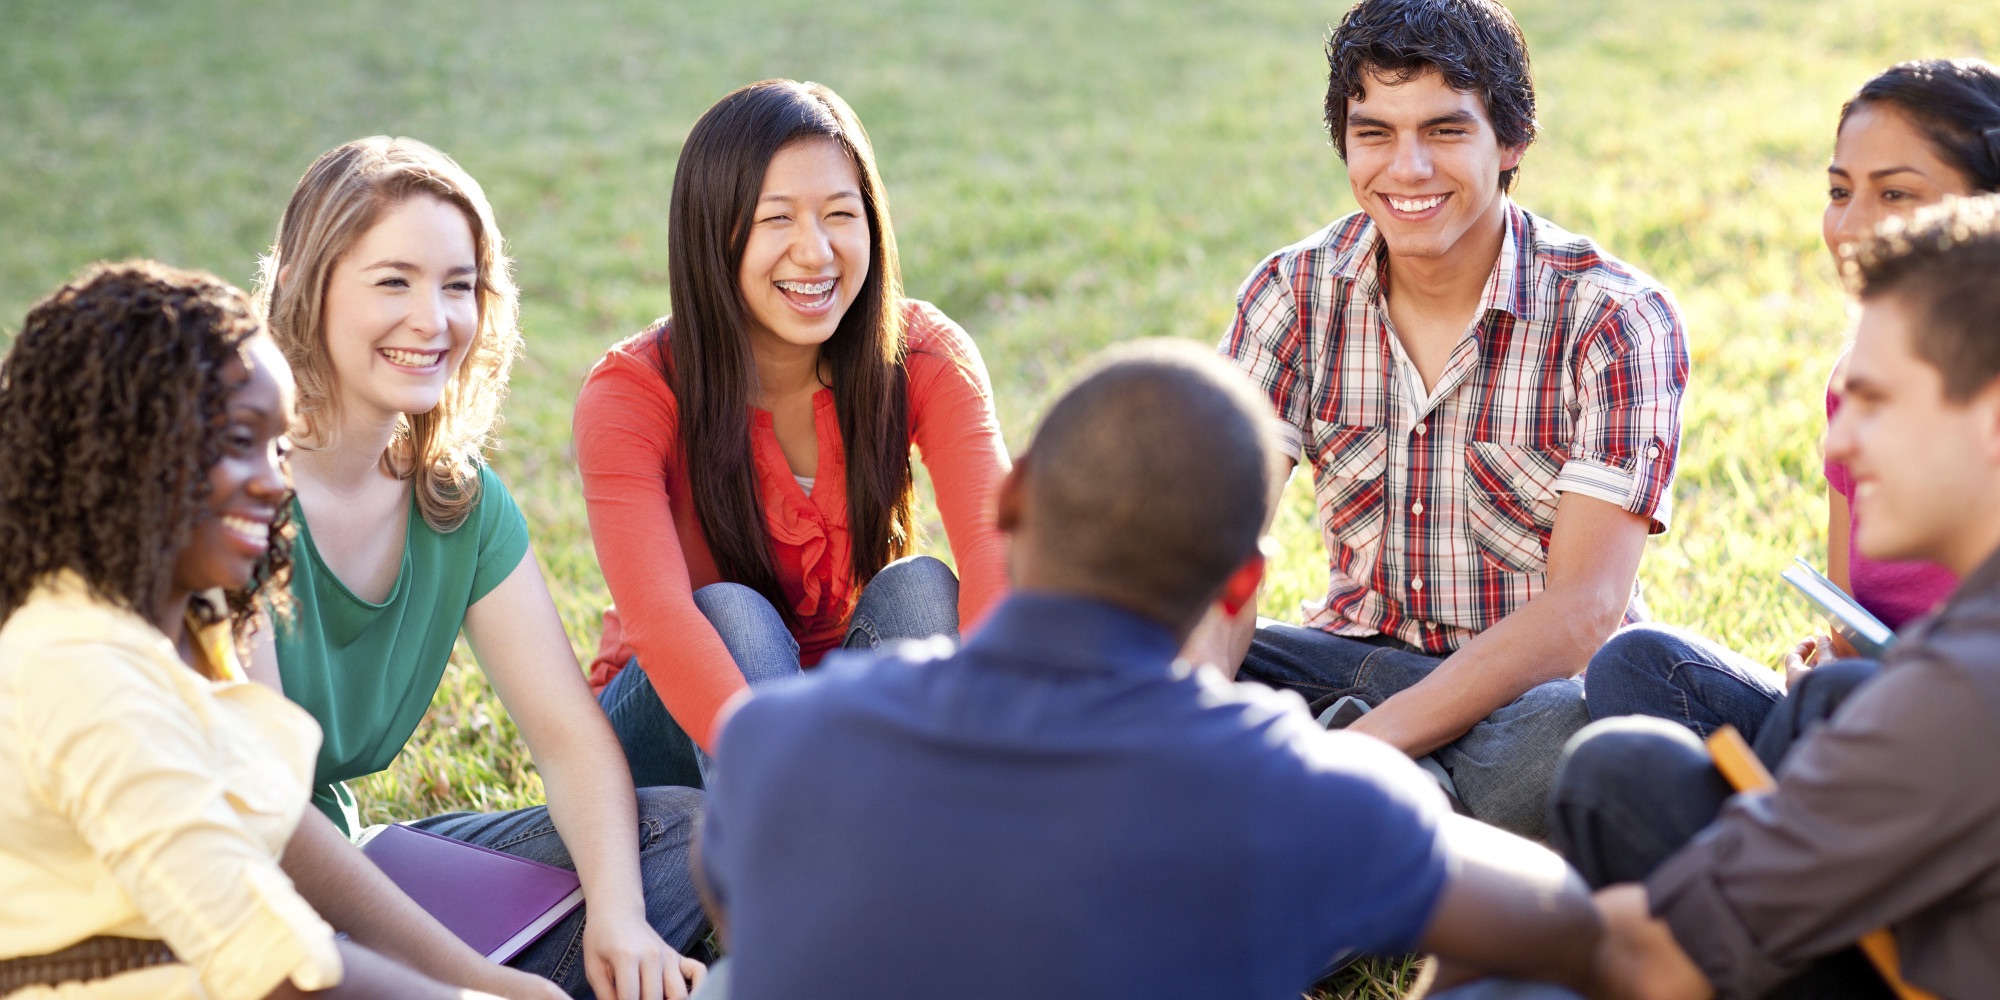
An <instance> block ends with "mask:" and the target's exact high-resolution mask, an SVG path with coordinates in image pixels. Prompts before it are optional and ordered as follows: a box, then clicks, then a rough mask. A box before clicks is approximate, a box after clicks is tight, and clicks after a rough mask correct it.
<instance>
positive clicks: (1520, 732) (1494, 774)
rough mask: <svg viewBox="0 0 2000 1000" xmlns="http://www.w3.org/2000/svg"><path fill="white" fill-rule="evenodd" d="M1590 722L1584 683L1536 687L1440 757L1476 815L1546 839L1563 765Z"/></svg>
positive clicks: (1462, 797)
mask: <svg viewBox="0 0 2000 1000" xmlns="http://www.w3.org/2000/svg"><path fill="white" fill-rule="evenodd" d="M1589 722H1590V714H1589V712H1588V710H1586V709H1585V708H1584V705H1583V685H1582V684H1579V683H1578V682H1576V681H1574V680H1570V679H1563V680H1555V681H1548V682H1546V683H1543V684H1538V685H1536V686H1534V687H1532V688H1529V689H1528V690H1527V692H1526V693H1524V694H1522V695H1521V697H1519V698H1516V699H1515V700H1514V701H1513V702H1511V703H1509V704H1507V705H1505V706H1503V707H1501V709H1500V710H1499V711H1497V712H1494V713H1493V714H1492V715H1490V716H1488V717H1487V718H1486V719H1485V721H1482V722H1480V723H1479V724H1478V725H1476V726H1473V727H1472V731H1471V732H1468V733H1467V734H1465V735H1464V736H1461V737H1459V738H1458V739H1457V740H1455V741H1453V742H1452V743H1450V744H1448V745H1446V746H1445V747H1444V748H1443V749H1441V750H1439V751H1438V752H1437V754H1436V756H1437V759H1438V762H1439V763H1441V764H1443V765H1444V766H1445V768H1446V770H1448V771H1450V772H1451V777H1452V781H1453V783H1454V784H1456V785H1457V786H1458V794H1459V798H1460V800H1461V801H1463V802H1464V803H1465V807H1466V809H1468V810H1469V811H1470V812H1471V813H1472V815H1473V817H1474V818H1476V819H1479V820H1482V821H1484V822H1486V823H1490V824H1492V825H1494V826H1497V827H1500V828H1501V829H1504V830H1508V831H1511V832H1513V833H1517V834H1520V835H1521V836H1524V837H1531V838H1536V839H1540V838H1542V837H1544V836H1546V834H1547V820H1548V815H1549V789H1550V786H1551V784H1552V783H1553V781H1554V777H1555V767H1556V761H1557V759H1558V758H1559V757H1560V756H1561V754H1562V751H1563V747H1564V745H1565V744H1566V743H1567V742H1568V741H1569V739H1570V737H1571V736H1573V735H1575V734H1576V731H1577V730H1579V729H1582V728H1583V727H1584V726H1585V725H1587V724H1589Z"/></svg>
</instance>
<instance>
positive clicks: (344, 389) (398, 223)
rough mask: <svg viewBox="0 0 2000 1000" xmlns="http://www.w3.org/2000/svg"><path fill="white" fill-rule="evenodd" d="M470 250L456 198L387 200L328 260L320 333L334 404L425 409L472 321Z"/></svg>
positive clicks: (461, 350)
mask: <svg viewBox="0 0 2000 1000" xmlns="http://www.w3.org/2000/svg"><path fill="white" fill-rule="evenodd" d="M478 281H479V267H478V257H477V255H476V251H475V249H474V246H473V239H472V227H471V225H470V224H469V223H468V222H467V221H466V218H465V215H464V213H462V212H460V211H459V210H458V208H457V207H456V206H453V205H452V204H451V203H449V202H446V201H442V200H440V199H438V198H434V197H431V196H429V195H414V196H412V197H409V198H406V199H404V200H403V201H401V202H398V203H397V204H395V205H393V206H390V207H389V208H388V209H387V210H386V211H384V212H383V213H382V217H381V218H380V219H378V220H377V221H376V222H375V225H374V226H373V227H371V228H370V229H369V230H368V231H367V232H366V233H363V234H362V236H361V238H360V239H358V240H355V241H354V245H353V246H351V247H349V248H348V250H347V252H346V253H345V254H343V255H341V257H340V260H339V261H338V262H337V263H335V264H334V266H333V270H332V273H331V274H329V275H328V276H327V283H326V307H325V308H326V316H325V324H324V329H325V337H326V352H327V357H328V360H329V361H330V362H331V363H332V368H333V375H334V382H335V385H336V386H337V390H336V391H337V392H338V393H339V396H340V404H341V412H342V413H343V414H346V415H349V416H350V417H351V418H355V419H360V420H365V421H369V422H384V421H393V420H394V419H395V418H396V416H397V415H398V414H404V413H428V412H430V411H431V410H432V409H434V408H435V407H436V406H437V404H438V400H439V399H441V398H442V397H443V395H444V389H445V386H446V385H447V384H448V383H449V382H450V381H451V378H452V376H453V374H455V373H456V372H457V371H458V366H459V363H460V362H462V361H464V360H465V354H466V351H467V350H468V349H469V348H470V347H471V345H472V340H473V337H474V336H475V334H476V332H477V329H478V326H479V302H478V297H477V287H478Z"/></svg>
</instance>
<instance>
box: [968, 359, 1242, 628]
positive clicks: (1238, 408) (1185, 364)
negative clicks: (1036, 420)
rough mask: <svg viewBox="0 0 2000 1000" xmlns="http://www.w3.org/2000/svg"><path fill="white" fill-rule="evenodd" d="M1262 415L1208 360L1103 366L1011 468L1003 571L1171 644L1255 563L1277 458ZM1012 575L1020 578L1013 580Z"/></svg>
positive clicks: (1077, 387) (1060, 406) (1061, 404)
mask: <svg viewBox="0 0 2000 1000" xmlns="http://www.w3.org/2000/svg"><path fill="white" fill-rule="evenodd" d="M1274 421H1275V418H1274V417H1273V416H1272V414H1271V407H1270V403H1269V402H1267V401H1266V400H1265V399H1264V398H1263V397H1262V396H1261V395H1259V394H1258V393H1257V391H1256V390H1255V388H1254V387H1252V386H1251V385H1250V382H1249V381H1248V380H1247V379H1246V378H1245V377H1244V376H1243V375H1242V374H1241V373H1240V372H1238V371H1236V369H1234V368H1232V367H1230V366H1229V365H1228V364H1227V363H1225V362H1224V361H1222V359H1220V358H1218V357H1216V355H1215V354H1214V352H1213V351H1211V350H1208V349H1206V348H1203V347H1200V346H1197V345H1195V344H1193V343H1190V342H1186V341H1141V342H1138V343H1135V344H1129V345H1125V346H1122V347H1118V348H1113V349H1112V350H1110V351H1108V352H1105V353H1104V354H1103V355H1100V357H1099V358H1098V359H1097V360H1096V361H1095V362H1094V363H1093V364H1092V365H1091V366H1090V367H1089V368H1088V369H1087V370H1086V372H1085V374H1084V375H1083V376H1082V377H1081V378H1080V379H1078V381H1077V382H1076V384H1074V385H1072V386H1071V387H1070V389H1069V391H1067V392H1065V393H1064V394H1063V395H1062V398H1060V399H1058V400H1057V401H1056V403H1055V405H1054V406H1052V407H1050V408H1049V411H1048V413H1047V415H1046V416H1044V417H1043V418H1042V423H1041V426H1040V427H1039V428H1037V429H1036V431H1035V436H1034V440H1033V441H1031V442H1030V443H1029V445H1028V452H1027V454H1026V456H1024V457H1023V459H1022V466H1023V468H1022V469H1021V470H1019V474H1020V477H1021V483H1020V484H1019V486H1020V493H1021V495H1020V497H1019V503H1020V506H1021V509H1020V511H1019V512H1018V514H1019V516H1018V517H1017V518H1011V519H1010V518H1007V517H1006V516H1005V515H1004V514H1003V520H1012V521H1014V522H1015V523H1013V524H1011V525H1010V527H1013V528H1014V529H1015V533H1016V537H1015V548H1016V569H1017V572H1020V571H1030V568H1031V575H1032V576H1033V577H1035V579H1034V580H1032V581H1030V580H1020V581H1018V582H1021V583H1022V584H1023V585H1036V584H1046V585H1048V586H1052V587H1056V588H1059V589H1062V590H1067V591H1070V592H1075V593H1082V594H1086V595H1089V596H1093V597H1098V598H1100V599H1103V600H1107V601H1110V602H1112V603H1115V604H1118V605H1120V606H1122V607H1125V608H1127V609H1129V610H1131V611H1135V612H1137V613H1139V614H1143V615H1145V616H1147V617H1149V618H1152V619H1154V620H1156V621H1160V622H1162V623H1163V624H1167V625H1169V626H1171V627H1173V628H1175V629H1177V630H1182V631H1185V629H1186V628H1189V627H1192V626H1193V624H1194V623H1195V621H1197V620H1198V619H1199V618H1200V617H1201V615H1202V613H1203V612H1204V611H1205V610H1206V609H1207V607H1208V605H1209V604H1210V603H1211V602H1213V601H1214V600H1215V599H1216V596H1217V595H1218V594H1219V593H1220V592H1221V589H1222V586H1223V583H1224V582H1225V581H1226V580H1227V579H1228V578H1229V576H1230V574H1231V573H1232V572H1234V571H1235V570H1236V569H1237V568H1238V567H1240V566H1242V565H1243V564H1244V562H1245V561H1246V560H1248V559H1250V558H1251V556H1253V555H1254V554H1255V553H1256V551H1257V539H1258V535H1259V534H1260V533H1261V532H1262V531H1263V527H1264V521H1265V514H1266V513H1267V511H1268V508H1269V504H1270V502H1271V489H1270V483H1271V476H1272V473H1273V469H1274V464H1273V461H1272V459H1273V456H1274V455H1275V454H1276V453H1277V451H1278V449H1279V447H1280V445H1279V443H1278V440H1279V439H1278V438H1277V436H1276V434H1275V428H1274V426H1273V423H1274ZM1023 575H1029V573H1028V572H1024V573H1023Z"/></svg>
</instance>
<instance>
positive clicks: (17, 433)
mask: <svg viewBox="0 0 2000 1000" xmlns="http://www.w3.org/2000/svg"><path fill="white" fill-rule="evenodd" d="M292 395H293V389H292V377H291V372H290V371H289V370H288V369H287V368H286V366H285V361H284V358H283V357H282V356H281V355H280V354H279V353H278V349H277V347H276V345H274V344H273V343H272V342H271V341H270V339H269V338H268V337H266V336H264V335H263V333H262V329H261V326H260V324H259V322H258V320H257V318H256V314H255V312H254V311H253V310H252V309H251V306H250V302H249V300H248V299H247V298H246V297H245V296H244V294H243V293H242V292H240V291H238V290H236V289H234V288H231V287H230V286H229V285H227V284H224V283H223V282H222V281H220V280H219V279H217V278H214V277H212V276H209V275H206V274H197V273H192V272H187V271H177V270H173V269H171V268H167V267H163V266H161V265H158V264H154V263H151V262H146V261H141V262H135V263H129V264H119V265H100V266H98V267H95V268H93V269H91V270H90V271H88V272H87V273H85V274H84V275H83V276H82V277H81V278H79V279H78V280H77V281H75V282H73V283H71V284H69V285H65V286H64V287H62V288H61V289H58V290H57V291H56V292H55V293H54V294H52V295H50V296H49V297H48V298H46V299H43V300H42V301H41V302H39V303H37V304H36V305H35V307H34V308H33V309H32V310H31V311H30V312H29V313H28V318H27V322H26V323H25V324H24V325H23V328H22V330H21V335H20V337H19V339H18V340H16V341H15V343H14V347H13V350H12V351H11V352H10V353H9V354H8V356H7V358H6V360H5V362H4V363H0V619H4V621H5V624H4V625H0V705H4V706H5V708H6V711H5V712H0V885H4V886H6V887H7V891H6V892H5V893H0V993H4V994H6V995H7V996H9V997H23V998H34V997H51V996H63V997H141V996H143V997H167V998H172V997H197V996H200V997H218V998H239V997H240V998H249V997H263V996H272V997H278V996H297V995H300V993H301V992H311V993H314V994H315V995H320V996H359V997H374V996H384V995H395V996H411V997H453V996H464V995H465V994H464V993H462V992H461V991H459V990H456V989H452V988H448V987H445V986H443V985H442V984H440V983H437V982H435V981H432V980H431V979H428V978H426V977H424V976H421V975H419V974H417V973H414V972H411V971H409V970H407V969H404V968H402V967H401V966H399V965H396V964H394V963H391V962H389V961H386V960H384V959H382V958H380V957H377V956H376V955H374V954H373V953H371V952H369V951H366V950H364V949H363V948H362V947H361V946H359V945H357V944H354V943H349V942H341V941H336V940H335V939H334V932H333V928H332V927H330V926H328V924H327V922H326V921H325V920H323V919H322V918H321V917H320V915H319V914H318V913H316V912H315V910H314V907H315V905H317V904H319V903H321V902H322V900H321V899H319V898H316V897H315V894H314V893H313V892H311V891H310V890H309V889H308V887H307V886H304V885H300V886H297V887H295V886H294V885H293V883H292V882H291V881H290V880H289V879H288V878H287V877H286V873H285V871H284V870H281V867H280V864H279V860H278V859H279V855H280V854H281V853H283V854H284V855H285V860H286V862H287V863H288V864H289V863H290V862H291V861H292V860H293V858H292V854H293V852H294V850H295V849H297V850H302V851H304V852H310V851H311V850H312V848H311V847H310V846H309V845H308V846H305V847H303V848H301V840H302V838H300V837H299V836H298V835H297V833H296V832H295V831H296V828H297V827H298V824H299V821H300V818H301V814H303V813H307V812H310V811H311V810H310V809H308V808H307V801H308V797H309V786H308V783H307V782H308V779H309V778H310V776H311V774H312V761H313V752H314V749H315V748H316V747H317V746H318V743H319V730H318V727H317V726H315V725H314V724H313V721H312V719H311V717H310V716H308V715H307V714H306V713H305V712H303V711H300V710H299V708H298V707H297V706H295V705H292V704H290V703H288V702H286V701H285V700H284V699H282V698H279V697H277V696H276V695H274V694H272V693H271V692H270V691H267V690H265V689H263V688H262V687H260V686H258V685H254V684H248V683H245V682H244V678H243V674H242V671H241V669H240V668H239V667H238V665H237V664H238V661H237V646H238V644H239V643H241V642H243V641H244V640H245V639H246V638H247V637H248V634H249V632H250V630H251V628H252V627H253V626H252V623H253V621H255V620H256V619H257V618H258V613H257V610H256V608H257V601H258V599H259V597H260V596H266V595H269V596H272V597H274V598H275V597H277V596H278V595H281V594H282V592H283V588H284V583H285V578H286V575H287V570H288V567H289V565H290V561H291V559H290V556H291V542H290V537H291V533H290V530H289V526H288V525H287V523H286V516H285V500H286V497H287V495H288V492H289V491H288V489H287V487H286V481H285V469H284V453H285V449H286V447H287V445H286V442H285V433H286V427H287V425H288V423H289V421H290V419H291V416H292ZM342 849H344V850H346V851H347V852H348V853H350V854H353V855H354V857H355V858H356V859H360V855H359V854H358V853H357V852H354V851H353V849H352V848H346V847H345V846H344V845H342ZM363 863H366V862H365V861H363ZM347 929H349V930H350V931H351V932H352V934H353V936H354V938H355V940H357V941H363V940H370V939H373V938H374V937H376V935H374V934H373V933H372V932H373V930H374V929H375V928H374V927H372V926H371V925H368V924H367V923H366V922H365V921H364V922H363V924H362V925H359V926H355V927H352V928H347ZM17 990H19V991H22V992H15V991H17Z"/></svg>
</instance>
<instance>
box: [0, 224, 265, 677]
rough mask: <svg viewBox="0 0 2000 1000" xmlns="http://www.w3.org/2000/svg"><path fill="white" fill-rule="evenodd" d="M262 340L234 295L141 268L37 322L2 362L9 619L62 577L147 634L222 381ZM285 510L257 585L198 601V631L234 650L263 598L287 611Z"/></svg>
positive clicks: (0, 532) (87, 281) (209, 455)
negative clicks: (221, 604)
mask: <svg viewBox="0 0 2000 1000" xmlns="http://www.w3.org/2000/svg"><path fill="white" fill-rule="evenodd" d="M262 330H263V322H262V320H261V319H259V317H258V315H257V313H256V311H255V310H254V309H253V308H252V307H251V304H250V299H249V297H248V296H247V295H245V294H244V293H243V292H242V291H240V290H239V289H237V288H235V287H233V286H231V285H230V284H229V283H228V282H225V281H223V280H222V279H220V278H217V277H215V276H214V275H211V274H205V273H201V272H196V271H183V270H179V269H176V268H171V267H167V266H166V265H163V264H159V263H156V262H154V261H146V260H140V261H128V262H125V263H121V264H97V265H94V266H92V267H91V268H90V269H89V270H87V271H85V272H84V273H83V275H82V276H80V277H78V278H77V279H76V280H75V281H72V282H70V283H69V284H67V285H64V286H63V287H61V288H59V289H57V290H56V291H55V292H53V293H52V294H50V295H49V296H48V297H47V298H45V299H43V300H41V301H40V302H37V303H35V305H34V307H33V308H32V309H30V310H28V317H27V320H26V321H25V323H24V324H23V325H22V327H21V335H20V337H18V338H17V339H16V340H15V341H14V347H13V350H12V351H11V352H9V353H8V355H7V357H6V359H5V360H4V361H0V620H4V619H5V618H6V617H7V616H10V615H12V614H13V613H14V609H15V608H18V607H20V605H21V603H22V602H23V601H24V600H26V599H27V597H28V595H29V593H30V592H31V591H32V590H33V589H34V587H35V586H36V584H37V583H39V582H40V581H41V580H42V579H43V578H44V577H45V576H47V575H48V574H50V573H53V572H56V571H58V570H63V569H69V570H74V571H75V572H76V573H77V574H78V575H80V576H82V577H83V580H84V582H85V584H86V585H88V587H89V588H90V590H91V592H92V594H94V595H95V596H96V597H98V598H99V599H100V600H104V601H107V602H110V603H112V604H116V605H118V606H120V607H123V608H126V609H128V610H131V611H133V612H134V613H137V614H139V615H140V616H141V617H144V618H146V619H147V620H149V621H150V620H151V619H152V617H153V615H154V614H155V613H157V612H156V609H157V608H158V604H159V601H160V600H161V599H162V598H164V597H165V595H166V594H167V593H168V591H169V590H170V589H171V586H172V583H173V574H174V564H175V561H176V560H177V558H178V557H179V555H180V551H181V549H182V548H183V547H185V546H186V545H187V544H188V540H189V539H190V538H191V537H192V536H193V533H194V526H195V522H196V521H197V520H198V519H199V518H200V517H201V515H202V512H203V509H204V507H205V506H206V504H207V494H208V488H209V487H208V470H209V468H210V467H212V466H213V465H214V464H215V463H216V462H217V461H218V460H219V459H220V458H221V455H222V449H223V433H224V430H225V428H226V426H227V418H226V412H225V411H226V408H227V405H228V400H229V394H230V392H231V391H232V390H234V389H235V388H236V385H235V384H231V383H230V382H227V381H225V380H224V372H225V371H227V370H228V369H229V363H230V362H231V361H232V360H235V361H244V362H246V363H247V360H248V359H247V358H245V357H244V355H243V346H244V343H245V342H246V341H248V340H249V339H250V338H251V337H253V336H255V335H256V334H258V333H259V332H261V331H262ZM287 507H288V505H281V506H280V512H279V515H278V521H277V523H275V524H273V525H272V531H271V547H270V549H269V551H267V552H266V553H265V554H264V557H263V558H262V559H261V560H259V561H258V563H257V567H256V571H255V572H254V573H253V574H252V576H251V578H250V582H249V584H248V585H246V586H245V587H244V588H243V589H242V590H240V591H234V592H231V593H229V594H228V600H227V607H225V608H217V607H214V606H212V605H211V604H210V603H209V602H207V601H205V600H200V599H197V600H195V601H194V602H192V604H191V606H192V607H193V608H194V611H195V614H196V615H197V616H198V620H200V621H202V622H203V623H204V624H214V623H216V622H220V621H222V620H224V619H225V618H227V619H228V621H229V623H230V627H231V630H232V632H234V634H235V635H236V637H237V639H238V640H239V641H241V640H242V639H243V638H244V637H246V636H247V635H248V634H249V633H250V631H251V629H252V624H253V622H254V620H255V617H256V612H257V604H258V601H259V599H260V597H263V598H264V599H265V600H266V601H269V600H270V598H273V597H276V598H279V603H280V605H282V597H283V595H284V594H285V587H284V585H285V582H286V580H287V579H288V577H289V576H290V570H291V562H292V560H291V548H292V546H291V541H292V527H291V523H290V520H291V519H290V517H289V516H287V514H286V513H285V511H286V509H287ZM265 591H269V592H270V594H269V595H268V596H267V595H265V594H264V592H265Z"/></svg>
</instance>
